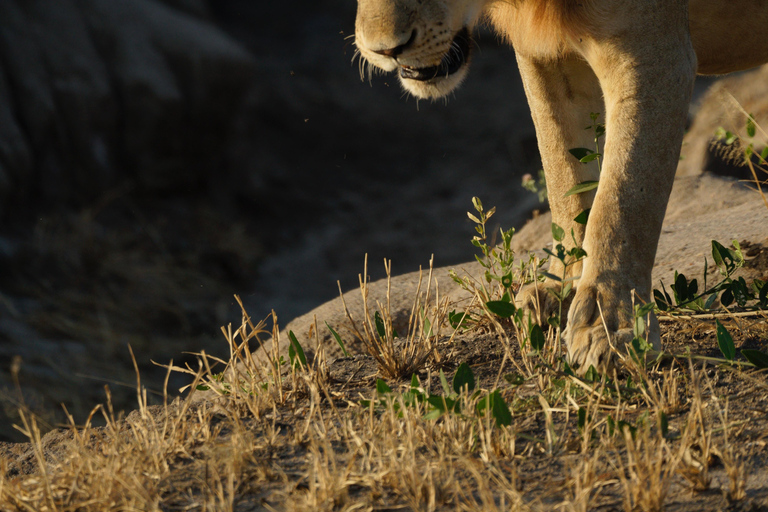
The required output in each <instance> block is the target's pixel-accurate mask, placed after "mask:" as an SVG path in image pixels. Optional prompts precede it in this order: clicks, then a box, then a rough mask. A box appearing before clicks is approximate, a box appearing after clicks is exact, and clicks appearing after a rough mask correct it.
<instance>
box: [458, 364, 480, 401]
mask: <svg viewBox="0 0 768 512" xmlns="http://www.w3.org/2000/svg"><path fill="white" fill-rule="evenodd" d="M465 386H466V388H467V391H469V392H470V393H471V392H472V391H474V390H475V375H474V374H473V373H472V369H471V368H470V367H469V365H468V364H467V363H461V364H460V365H459V367H458V368H457V369H456V374H455V375H454V376H453V390H454V391H455V392H456V394H458V393H460V392H461V390H462V388H464V387H465Z"/></svg>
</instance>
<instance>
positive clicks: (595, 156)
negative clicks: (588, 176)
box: [579, 153, 603, 164]
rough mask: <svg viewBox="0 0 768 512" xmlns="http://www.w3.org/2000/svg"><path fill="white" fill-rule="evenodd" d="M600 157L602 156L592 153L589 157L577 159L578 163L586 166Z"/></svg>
mask: <svg viewBox="0 0 768 512" xmlns="http://www.w3.org/2000/svg"><path fill="white" fill-rule="evenodd" d="M601 156H603V155H602V154H601V153H592V154H591V155H587V156H585V157H583V158H579V162H581V163H583V164H588V163H589V162H591V161H593V160H597V159H598V158H600V157H601Z"/></svg>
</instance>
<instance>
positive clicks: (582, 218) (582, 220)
mask: <svg viewBox="0 0 768 512" xmlns="http://www.w3.org/2000/svg"><path fill="white" fill-rule="evenodd" d="M590 211H592V208H587V209H586V210H584V211H583V212H581V213H580V214H578V215H577V216H576V218H574V219H573V222H575V223H577V224H581V225H582V226H586V225H587V220H589V212H590Z"/></svg>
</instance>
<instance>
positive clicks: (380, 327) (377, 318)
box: [373, 311, 387, 340]
mask: <svg viewBox="0 0 768 512" xmlns="http://www.w3.org/2000/svg"><path fill="white" fill-rule="evenodd" d="M373 321H374V323H375V324H376V332H377V333H379V338H381V339H382V340H385V339H387V330H386V329H385V328H384V320H383V319H382V318H381V315H380V314H379V312H378V311H377V312H376V313H375V314H374V315H373Z"/></svg>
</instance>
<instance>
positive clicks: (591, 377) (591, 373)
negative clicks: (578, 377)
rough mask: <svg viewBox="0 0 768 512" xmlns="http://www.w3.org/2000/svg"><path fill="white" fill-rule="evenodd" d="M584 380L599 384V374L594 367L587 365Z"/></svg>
mask: <svg viewBox="0 0 768 512" xmlns="http://www.w3.org/2000/svg"><path fill="white" fill-rule="evenodd" d="M584 380H586V381H587V382H600V373H599V372H598V371H597V369H596V368H595V367H594V366H592V365H589V368H588V369H587V372H586V373H585V374H584Z"/></svg>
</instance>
